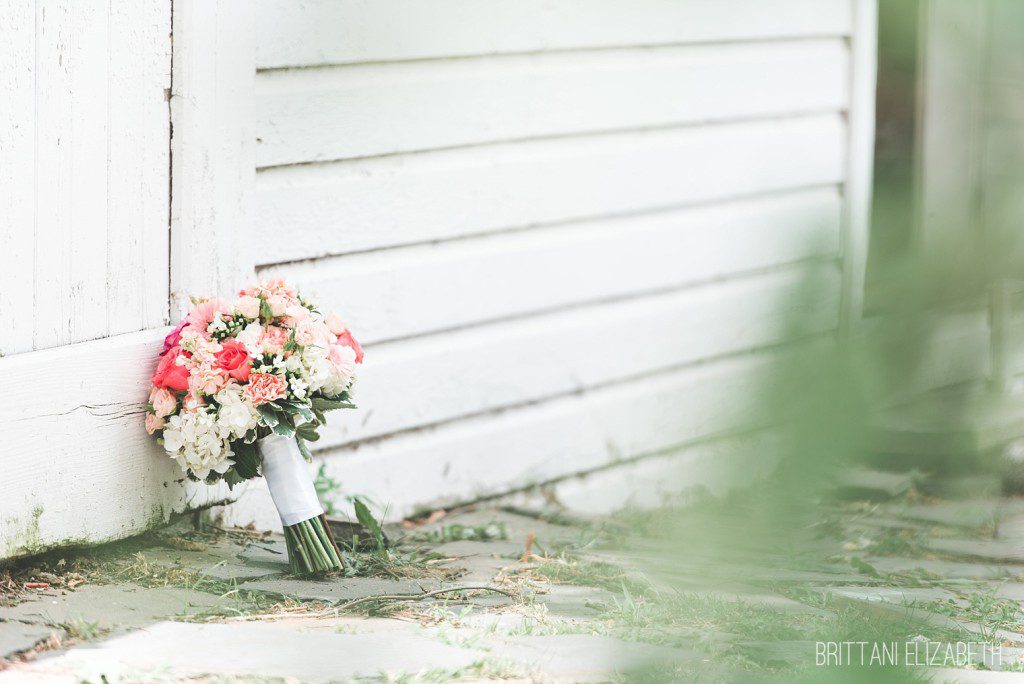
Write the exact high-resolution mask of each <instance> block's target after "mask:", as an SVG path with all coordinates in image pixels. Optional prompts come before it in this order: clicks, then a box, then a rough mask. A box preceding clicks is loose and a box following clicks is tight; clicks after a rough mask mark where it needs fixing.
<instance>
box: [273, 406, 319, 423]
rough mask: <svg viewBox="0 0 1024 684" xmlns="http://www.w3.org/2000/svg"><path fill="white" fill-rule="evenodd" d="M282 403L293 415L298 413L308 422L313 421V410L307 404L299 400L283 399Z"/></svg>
mask: <svg viewBox="0 0 1024 684" xmlns="http://www.w3.org/2000/svg"><path fill="white" fill-rule="evenodd" d="M280 404H281V406H282V408H283V409H284V410H285V411H287V412H288V413H290V414H292V415H295V414H298V415H300V416H302V417H303V418H304V419H306V421H307V422H310V423H312V422H313V411H312V409H310V408H309V406H307V405H306V404H303V403H301V402H298V401H281V402H280Z"/></svg>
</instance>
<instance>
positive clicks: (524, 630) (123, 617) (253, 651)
mask: <svg viewBox="0 0 1024 684" xmlns="http://www.w3.org/2000/svg"><path fill="white" fill-rule="evenodd" d="M992 503H993V502H988V504H986V505H985V506H980V505H974V504H970V505H968V504H964V503H959V502H942V501H935V500H929V501H921V500H915V501H912V502H911V501H907V500H905V497H904V496H903V495H900V498H897V499H895V500H893V501H890V502H889V503H884V504H874V505H871V506H861V507H860V508H858V507H857V506H858V505H851V506H846V507H844V506H841V505H840V506H837V507H835V508H833V509H829V510H828V511H827V514H828V515H835V516H836V519H837V520H839V521H841V522H839V523H837V524H836V526H834V533H833V534H832V536H831V538H830V539H828V540H827V541H826V542H824V543H822V544H821V545H820V547H815V553H816V554H817V557H816V558H813V559H810V560H808V559H807V558H802V559H801V560H800V562H798V563H796V562H794V563H786V562H783V561H784V560H785V554H781V555H778V556H766V557H765V558H761V559H758V560H759V562H749V559H748V562H744V563H736V562H722V560H721V559H719V561H718V563H719V564H718V565H709V561H707V559H705V558H703V557H702V556H701V555H700V554H697V553H696V552H694V553H684V554H682V555H679V554H674V553H671V552H670V553H668V554H667V555H666V554H665V553H663V551H664V550H663V549H660V548H659V545H658V544H657V543H655V542H656V540H652V539H650V538H648V537H646V536H643V535H636V537H635V538H632V537H630V536H629V534H628V526H626V527H625V528H624V527H623V524H622V522H621V521H616V520H606V519H591V520H589V521H586V520H583V519H580V518H579V517H578V516H576V517H574V518H571V519H572V520H575V521H577V522H576V523H575V524H571V525H570V524H565V525H563V524H557V523H554V522H550V521H545V520H543V519H542V517H543V516H537V515H527V514H523V513H522V512H517V513H514V512H510V511H507V510H500V509H486V508H482V509H478V510H465V511H458V512H454V513H449V514H447V515H445V516H444V517H440V519H438V520H436V521H434V522H432V523H430V524H425V525H419V526H414V527H411V528H409V529H403V528H401V527H398V526H394V527H392V528H389V530H388V533H389V535H390V536H391V537H392V538H393V539H397V540H398V543H397V546H396V548H395V549H394V550H392V551H391V552H389V553H390V555H387V556H386V560H383V559H385V556H377V557H375V556H374V554H373V553H360V554H350V556H349V561H350V565H349V570H348V571H347V572H348V573H349V574H350V575H351V576H344V575H342V576H335V577H328V578H320V579H300V578H295V577H290V576H288V574H287V560H286V555H285V553H284V545H283V542H282V540H281V539H279V538H276V537H274V536H260V535H255V534H252V533H243V532H218V531H212V532H206V533H199V532H195V531H194V530H193V529H192V528H190V527H187V526H178V527H177V528H173V529H168V530H165V531H162V532H161V533H159V534H156V535H151V536H149V537H145V538H142V539H139V540H134V541H131V542H127V543H124V544H120V545H112V546H110V547H106V548H103V549H99V550H93V551H84V552H80V553H78V554H71V553H69V554H68V557H67V558H61V557H60V556H59V555H54V556H48V557H45V558H43V559H38V560H30V561H28V562H27V563H23V564H22V565H20V566H19V567H17V568H15V569H14V570H13V572H12V575H11V579H10V581H9V583H8V587H9V591H7V592H6V593H4V594H0V657H2V658H4V659H3V660H0V682H3V683H6V682H9V681H10V682H20V681H40V682H42V681H46V682H50V681H67V682H82V681H86V682H115V681H124V682H135V681H196V680H199V681H236V680H239V679H240V681H303V682H306V681H308V682H336V681H353V680H359V681H364V680H366V681H377V680H380V681H395V680H401V681H451V680H464V681H490V680H503V679H518V680H523V681H573V682H575V681H609V680H614V681H629V680H632V679H633V678H634V677H639V676H640V673H643V674H644V676H645V677H647V678H648V679H649V680H651V681H676V680H677V678H687V677H695V676H696V677H698V678H703V677H704V676H706V675H711V674H712V673H714V676H717V677H721V678H723V679H728V678H731V677H734V676H738V675H741V674H744V673H749V672H752V671H753V672H756V673H758V674H759V675H763V676H771V675H777V676H778V677H779V678H780V680H781V681H787V677H789V676H791V675H792V674H793V673H797V672H800V671H805V670H808V669H813V668H814V666H815V665H814V658H815V638H820V637H813V638H812V637H811V635H815V634H822V633H827V630H828V629H829V628H830V625H833V624H839V623H837V622H835V621H836V620H837V619H839V617H840V616H842V615H844V614H845V613H844V611H846V610H848V608H849V607H850V606H852V607H854V608H855V609H856V611H859V612H858V613H857V614H858V615H861V614H863V615H867V616H869V620H875V619H877V620H895V621H897V622H895V623H894V624H895V625H896V626H900V623H899V622H898V621H899V620H910V621H912V624H913V626H914V627H913V628H914V629H918V628H919V629H921V630H922V632H921V633H920V634H918V633H915V634H911V633H909V632H907V636H908V637H910V636H914V635H917V636H919V637H920V638H927V639H929V640H934V641H936V642H942V641H950V640H953V639H954V638H955V639H958V640H962V641H972V642H973V641H977V642H983V643H986V644H990V645H992V646H993V647H995V646H997V645H1001V646H1002V652H1001V654H1002V658H1001V662H989V663H988V664H987V666H988V667H992V668H1003V669H1010V670H1017V671H1019V670H1020V669H1021V663H1022V661H1021V655H1022V654H1024V613H1021V611H1020V605H1021V604H1020V602H1021V601H1022V600H1024V566H1022V565H1019V564H1017V562H1016V561H1017V560H1024V552H1021V550H1020V549H1021V548H1024V537H1021V536H1020V531H1021V530H1022V528H1024V526H1022V524H1021V523H1022V520H1024V508H1022V507H1021V506H1020V504H1019V502H1018V501H1016V500H1014V501H1007V502H1002V503H1001V504H999V503H998V502H996V505H989V504H992ZM683 515H685V514H683ZM499 532H500V533H499ZM453 537H457V538H453ZM467 537H468V538H467ZM894 538H895V539H899V540H900V543H899V544H894V542H893V539H894ZM528 540H529V541H528ZM613 540H614V541H616V543H615V544H612V543H611V542H612V541H613ZM528 543H529V546H530V551H531V554H530V555H525V554H526V550H527V544H528ZM382 553H383V552H382ZM375 558H376V560H375ZM761 561H763V562H761ZM673 602H679V605H680V608H679V612H678V613H673V612H672V611H671V610H669V611H668V612H666V611H665V609H664V608H665V606H671V605H674V604H673ZM688 611H689V612H688ZM701 611H704V612H701ZM759 621H760V622H759ZM762 623H764V624H765V625H766V626H765V627H763V629H762V628H759V627H758V625H759V624H762ZM865 624H867V623H865ZM908 624H910V623H909V622H908ZM776 629H777V631H773V630H776ZM907 629H910V627H907ZM822 630H824V632H823V631H822ZM929 630H934V633H932V632H930V631H929ZM961 664H962V663H961ZM979 668H981V669H979ZM928 674H929V675H930V676H932V677H934V681H1001V680H1000V679H987V678H986V677H993V676H994V677H999V676H1000V674H1004V673H995V672H989V671H986V670H985V669H984V668H983V667H982V666H980V665H979V664H978V663H974V664H972V665H970V666H968V667H966V668H963V667H960V668H958V669H956V668H954V669H950V668H946V669H941V668H933V669H929V670H928ZM1005 674H1009V673H1005Z"/></svg>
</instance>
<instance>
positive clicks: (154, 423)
mask: <svg viewBox="0 0 1024 684" xmlns="http://www.w3.org/2000/svg"><path fill="white" fill-rule="evenodd" d="M163 427H164V419H163V418H161V417H160V416H154V415H153V414H152V413H147V414H146V432H148V433H149V434H153V433H154V432H156V431H157V430H162V429H163Z"/></svg>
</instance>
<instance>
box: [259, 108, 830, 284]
mask: <svg viewBox="0 0 1024 684" xmlns="http://www.w3.org/2000/svg"><path fill="white" fill-rule="evenodd" d="M845 138H846V128H845V124H844V123H843V121H842V119H841V118H840V117H839V116H838V115H833V114H825V115H815V116H804V117H796V118H786V119H779V120H768V121H751V122H742V123H728V124H717V125H711V126H699V127H683V128H678V129H672V130H657V131H645V132H628V133H617V134H609V135H601V136H594V137H589V136H588V137H580V138H567V139H558V140H541V141H530V142H523V143H516V144H501V145H493V146H488V147H485V148H473V149H471V150H447V151H440V152H430V153H423V154H413V155H399V156H393V157H382V158H375V159H366V160H357V161H351V162H344V163H339V164H323V165H319V164H313V165H301V166H294V167H287V168H278V169H270V170H268V171H262V172H260V174H259V176H258V178H257V184H256V185H257V188H256V207H257V209H256V215H255V219H256V230H257V238H258V239H259V240H260V241H261V242H262V243H263V244H267V245H270V244H273V246H274V247H273V249H264V250H263V251H262V252H261V253H258V254H256V255H255V256H256V261H257V263H260V264H266V263H272V262H282V261H293V260H297V259H304V258H310V257H318V256H326V255H329V254H344V253H346V252H353V251H364V250H368V249H380V248H382V247H389V246H394V245H400V244H409V243H416V242H428V241H432V240H439V239H449V238H454V237H459V236H464V235H472V234H477V233H484V232H493V231H498V230H508V229H513V228H523V227H527V226H535V225H540V224H550V223H557V222H562V221H570V220H580V219H586V218H591V217H599V216H608V215H612V214H625V213H633V212H638V211H644V210H650V209H660V208H670V207H675V206H679V205H686V204H692V203H696V202H711V201H713V200H719V201H721V200H726V199H729V198H734V197H741V196H743V195H749V194H756V193H769V192H775V191H783V190H790V189H794V188H800V187H803V186H810V185H831V184H834V183H838V182H841V181H842V180H843V178H844V176H845V170H844V159H845V149H844V148H845ZM281 235H288V236H290V237H291V238H293V239H290V240H287V241H282V240H280V239H279V236H281Z"/></svg>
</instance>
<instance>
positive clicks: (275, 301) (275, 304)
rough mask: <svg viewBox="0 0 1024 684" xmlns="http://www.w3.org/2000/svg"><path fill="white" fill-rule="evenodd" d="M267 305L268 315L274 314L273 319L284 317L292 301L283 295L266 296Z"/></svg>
mask: <svg viewBox="0 0 1024 684" xmlns="http://www.w3.org/2000/svg"><path fill="white" fill-rule="evenodd" d="M267 305H268V306H269V307H270V313H272V314H274V317H275V318H277V317H279V316H284V315H285V313H287V311H288V307H290V306H292V300H291V299H290V298H288V297H286V296H284V295H275V294H272V295H268V296H267Z"/></svg>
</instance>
